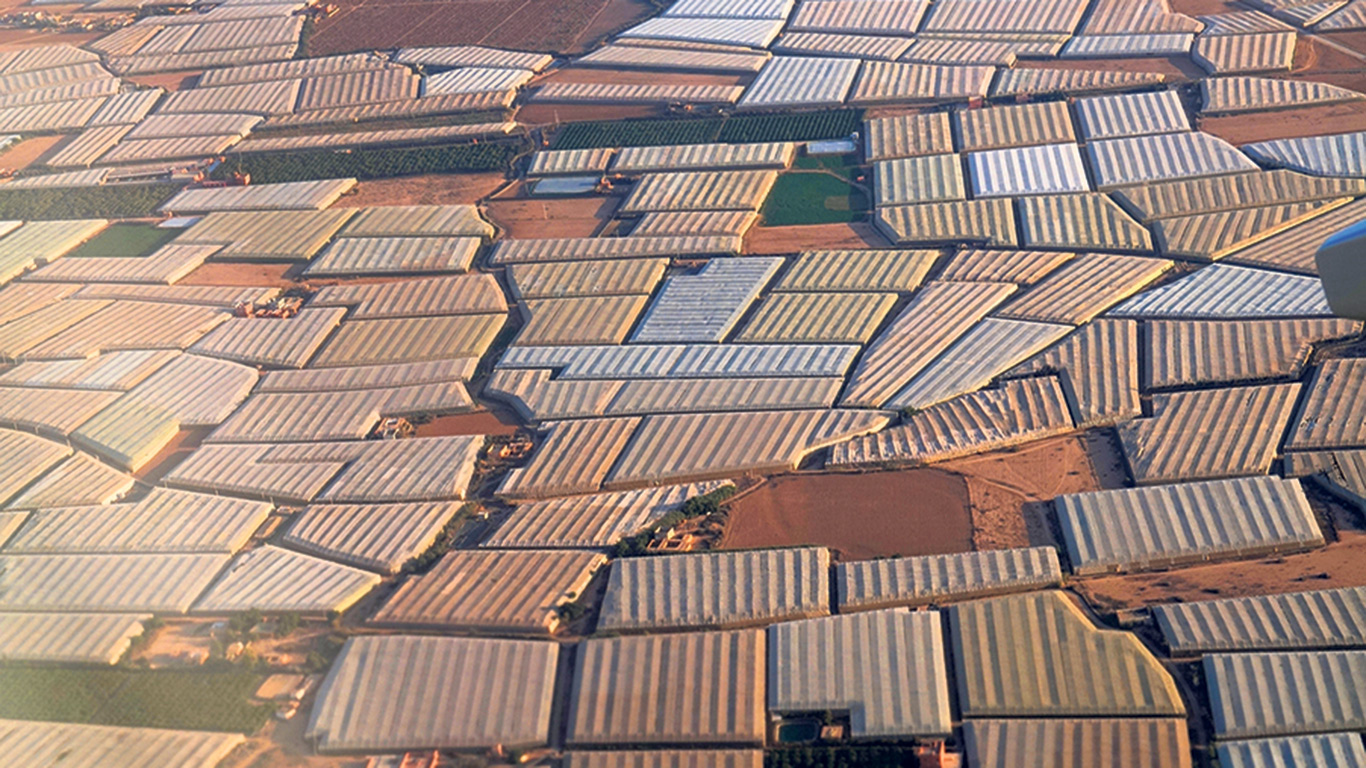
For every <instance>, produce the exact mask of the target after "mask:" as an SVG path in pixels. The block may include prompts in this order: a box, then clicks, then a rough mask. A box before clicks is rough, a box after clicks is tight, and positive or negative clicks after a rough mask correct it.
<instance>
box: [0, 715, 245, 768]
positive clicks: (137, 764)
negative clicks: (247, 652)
mask: <svg viewBox="0 0 1366 768" xmlns="http://www.w3.org/2000/svg"><path fill="white" fill-rule="evenodd" d="M245 740H246V737H245V736H243V735H242V734H240V733H211V732H203V731H176V730H165V729H160V728H121V727H116V726H108V725H79V724H76V723H44V722H39V721H33V720H0V750H3V751H4V754H5V755H6V756H8V757H10V758H13V759H15V760H19V761H20V762H23V763H27V764H29V765H50V764H53V763H58V762H61V763H66V764H68V765H108V764H110V761H115V762H117V763H118V764H119V765H120V766H126V768H155V766H159V765H166V764H167V763H168V762H172V763H173V764H174V765H178V766H184V768H213V766H216V765H218V764H219V763H220V762H221V761H222V760H223V759H224V758H226V757H227V756H228V753H230V752H232V751H233V750H234V749H236V748H237V746H238V745H239V744H241V743H242V742H244V741H245Z"/></svg>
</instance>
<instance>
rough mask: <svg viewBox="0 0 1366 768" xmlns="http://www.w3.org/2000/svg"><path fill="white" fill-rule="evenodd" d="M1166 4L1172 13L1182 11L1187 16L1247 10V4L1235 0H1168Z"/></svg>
mask: <svg viewBox="0 0 1366 768" xmlns="http://www.w3.org/2000/svg"><path fill="white" fill-rule="evenodd" d="M1167 5H1168V7H1170V8H1171V10H1172V13H1184V14H1186V15H1187V16H1201V15H1204V14H1210V13H1233V12H1234V11H1246V10H1247V6H1245V5H1242V4H1241V3H1239V2H1237V0H1169V1H1168V3H1167Z"/></svg>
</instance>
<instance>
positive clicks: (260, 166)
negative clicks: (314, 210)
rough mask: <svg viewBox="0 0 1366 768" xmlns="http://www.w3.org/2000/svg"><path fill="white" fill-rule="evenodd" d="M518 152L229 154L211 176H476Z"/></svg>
mask: <svg viewBox="0 0 1366 768" xmlns="http://www.w3.org/2000/svg"><path fill="white" fill-rule="evenodd" d="M523 149H525V146H524V144H523V143H522V142H517V141H502V142H481V143H479V144H455V145H451V146H442V147H416V148H409V149H366V150H356V151H337V150H330V149H325V150H313V151H307V152H280V153H259V154H248V155H231V156H229V157H228V159H227V161H226V162H224V163H223V164H222V165H220V166H219V167H218V169H217V170H215V171H214V176H215V177H216V178H224V177H226V176H228V175H230V174H232V173H234V172H241V173H247V174H251V180H252V182H253V183H256V184H274V183H278V182H285V181H312V180H314V179H340V178H355V179H361V180H364V179H382V178H390V177H394V176H414V175H417V174H424V173H477V172H481V171H498V170H502V169H504V168H506V167H507V165H508V163H510V162H511V161H512V158H513V157H515V156H516V155H517V154H518V152H520V151H522V150H523Z"/></svg>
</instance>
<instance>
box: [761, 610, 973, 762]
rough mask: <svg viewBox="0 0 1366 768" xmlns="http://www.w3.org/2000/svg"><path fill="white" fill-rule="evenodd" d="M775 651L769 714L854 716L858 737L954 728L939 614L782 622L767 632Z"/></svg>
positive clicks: (771, 662)
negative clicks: (809, 713) (801, 713)
mask: <svg viewBox="0 0 1366 768" xmlns="http://www.w3.org/2000/svg"><path fill="white" fill-rule="evenodd" d="M768 652H769V664H768V708H769V711H770V712H791V713H798V712H826V711H834V712H843V711H848V712H849V717H850V735H852V736H853V737H854V738H856V739H857V738H897V737H901V738H904V737H909V736H914V737H922V738H924V737H934V736H947V735H948V734H949V733H950V731H952V722H951V720H952V716H951V714H950V709H949V682H948V666H947V663H946V661H945V658H944V629H943V624H942V623H941V621H940V617H939V613H938V612H937V611H914V612H913V611H909V610H904V609H891V610H885V611H872V612H868V613H859V614H855V615H852V616H826V617H822V618H816V619H805V620H802V621H790V622H784V623H782V624H775V625H773V626H771V627H769V628H768ZM833 660H847V661H848V662H849V663H847V664H845V663H839V662H837V663H833V664H832V663H831V662H832V661H833ZM822 669H824V672H818V671H817V670H822Z"/></svg>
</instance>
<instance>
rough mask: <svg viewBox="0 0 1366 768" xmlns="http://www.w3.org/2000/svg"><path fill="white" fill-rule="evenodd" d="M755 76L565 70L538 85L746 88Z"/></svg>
mask: <svg viewBox="0 0 1366 768" xmlns="http://www.w3.org/2000/svg"><path fill="white" fill-rule="evenodd" d="M753 79H754V77H753V76H752V75H694V74H688V73H686V72H638V71H635V70H629V69H598V68H595V67H565V68H564V69H557V70H555V71H554V72H550V73H548V74H547V75H545V76H544V77H541V78H540V79H538V80H537V81H536V84H537V85H545V84H547V83H620V84H622V85H745V84H747V83H749V82H750V81H751V80H753Z"/></svg>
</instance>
